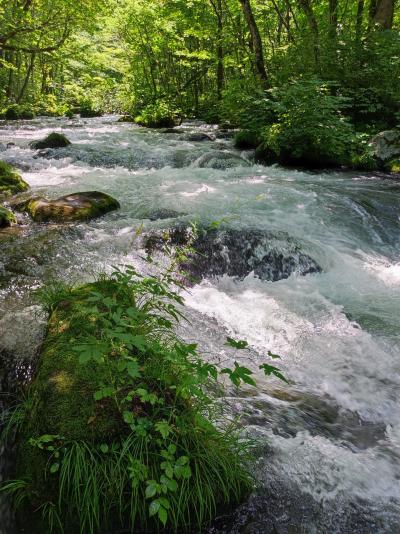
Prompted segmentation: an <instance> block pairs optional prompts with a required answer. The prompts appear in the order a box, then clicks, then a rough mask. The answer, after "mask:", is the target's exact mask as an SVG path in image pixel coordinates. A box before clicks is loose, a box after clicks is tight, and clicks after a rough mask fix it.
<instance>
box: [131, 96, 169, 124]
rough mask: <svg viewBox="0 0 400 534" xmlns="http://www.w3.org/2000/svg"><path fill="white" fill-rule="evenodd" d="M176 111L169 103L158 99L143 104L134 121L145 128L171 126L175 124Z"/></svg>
mask: <svg viewBox="0 0 400 534" xmlns="http://www.w3.org/2000/svg"><path fill="white" fill-rule="evenodd" d="M177 116H178V112H177V110H176V109H174V108H173V107H172V106H171V105H170V104H169V103H167V102H165V101H162V100H159V101H157V102H155V103H154V104H148V105H147V106H145V107H144V108H143V109H142V110H141V112H140V114H139V115H137V116H136V117H135V122H136V123H137V124H140V125H141V126H146V127H147V128H172V127H173V126H175V125H176V122H177V121H176V119H177Z"/></svg>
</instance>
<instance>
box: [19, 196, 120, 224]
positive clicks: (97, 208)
mask: <svg viewBox="0 0 400 534" xmlns="http://www.w3.org/2000/svg"><path fill="white" fill-rule="evenodd" d="M118 208H120V204H119V202H118V201H117V200H115V198H113V197H111V196H110V195H107V194H106V193H101V192H99V191H86V192H82V193H73V194H71V195H65V196H63V197H60V198H57V199H56V200H46V199H45V198H33V199H31V200H29V201H28V202H27V203H26V204H25V211H27V212H28V213H29V215H30V216H31V217H32V219H33V220H34V221H37V222H59V223H65V222H72V221H86V220H88V219H93V218H95V217H100V216H101V215H104V214H105V213H108V212H109V211H114V210H116V209H118Z"/></svg>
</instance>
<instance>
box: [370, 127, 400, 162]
mask: <svg viewBox="0 0 400 534" xmlns="http://www.w3.org/2000/svg"><path fill="white" fill-rule="evenodd" d="M370 145H371V147H372V149H373V152H374V156H375V158H376V159H377V160H378V162H379V163H380V164H381V165H383V166H385V165H386V163H388V162H390V161H391V160H393V159H395V158H398V157H400V130H386V131H384V132H380V133H378V134H377V135H376V136H375V137H373V138H372V139H371V142H370Z"/></svg>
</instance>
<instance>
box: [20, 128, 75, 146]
mask: <svg viewBox="0 0 400 534" xmlns="http://www.w3.org/2000/svg"><path fill="white" fill-rule="evenodd" d="M70 144H71V141H70V140H69V139H67V137H66V136H65V135H63V134H60V133H57V132H53V133H51V134H49V135H48V136H47V137H45V138H44V139H41V140H40V141H32V142H31V143H30V145H29V146H30V147H31V148H33V149H34V150H39V149H42V148H65V147H66V146H69V145H70Z"/></svg>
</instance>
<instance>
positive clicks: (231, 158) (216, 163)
mask: <svg viewBox="0 0 400 534" xmlns="http://www.w3.org/2000/svg"><path fill="white" fill-rule="evenodd" d="M193 166H194V167H200V168H201V169H204V168H205V169H221V170H225V169H231V168H233V167H249V166H250V163H249V162H248V161H247V160H245V159H244V158H241V157H240V156H237V155H236V154H233V153H231V152H222V151H213V152H207V154H203V155H202V156H200V157H199V158H198V159H197V160H196V161H195V162H194V164H193Z"/></svg>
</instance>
